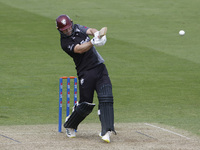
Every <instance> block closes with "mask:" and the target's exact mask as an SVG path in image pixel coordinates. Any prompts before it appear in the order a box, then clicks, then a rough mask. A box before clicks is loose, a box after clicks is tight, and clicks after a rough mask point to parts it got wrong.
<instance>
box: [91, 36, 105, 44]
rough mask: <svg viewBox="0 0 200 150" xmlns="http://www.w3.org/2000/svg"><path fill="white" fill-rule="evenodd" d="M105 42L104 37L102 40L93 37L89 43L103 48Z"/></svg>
mask: <svg viewBox="0 0 200 150" xmlns="http://www.w3.org/2000/svg"><path fill="white" fill-rule="evenodd" d="M106 41H107V38H106V35H104V36H103V37H102V38H98V37H94V38H93V39H91V43H92V44H93V45H94V46H103V45H105V44H106Z"/></svg>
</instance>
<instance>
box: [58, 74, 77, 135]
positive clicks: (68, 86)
mask: <svg viewBox="0 0 200 150" xmlns="http://www.w3.org/2000/svg"><path fill="white" fill-rule="evenodd" d="M63 79H67V94H66V117H67V116H69V115H70V79H74V105H75V104H76V103H77V78H76V77H74V76H70V77H65V76H64V77H60V80H59V113H58V118H59V119H58V132H61V131H62V93H63V92H62V90H63Z"/></svg>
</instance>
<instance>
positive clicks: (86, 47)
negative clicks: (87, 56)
mask: <svg viewBox="0 0 200 150" xmlns="http://www.w3.org/2000/svg"><path fill="white" fill-rule="evenodd" d="M92 46H93V45H92V43H91V42H90V41H89V42H86V43H83V44H81V45H80V44H78V45H76V46H75V48H74V52H75V53H79V54H82V53H84V52H87V51H88V50H89V49H90V48H92Z"/></svg>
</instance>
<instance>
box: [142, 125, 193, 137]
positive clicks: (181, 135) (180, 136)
mask: <svg viewBox="0 0 200 150" xmlns="http://www.w3.org/2000/svg"><path fill="white" fill-rule="evenodd" d="M144 124H145V125H148V126H151V127H154V128H158V129H161V130H163V131H166V132H169V133H172V134H175V135H178V136H180V137H184V138H186V139H188V140H189V139H190V138H188V137H186V136H184V135H181V134H178V133H176V132H173V131H170V130H167V129H164V128H161V127H158V126H155V125H152V124H149V123H144Z"/></svg>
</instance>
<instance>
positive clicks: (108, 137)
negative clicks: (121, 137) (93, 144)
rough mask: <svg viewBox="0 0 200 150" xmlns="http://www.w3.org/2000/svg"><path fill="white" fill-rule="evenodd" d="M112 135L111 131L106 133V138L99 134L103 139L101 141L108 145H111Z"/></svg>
mask: <svg viewBox="0 0 200 150" xmlns="http://www.w3.org/2000/svg"><path fill="white" fill-rule="evenodd" d="M110 135H111V132H110V131H108V132H106V134H105V135H104V136H102V135H101V133H100V134H99V136H100V137H101V139H102V140H103V141H104V142H107V143H110Z"/></svg>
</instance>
